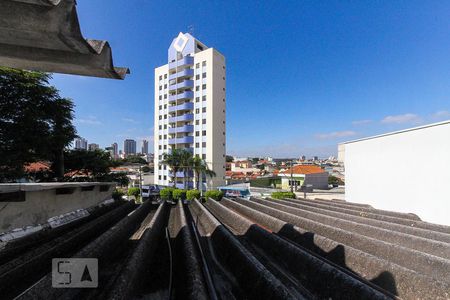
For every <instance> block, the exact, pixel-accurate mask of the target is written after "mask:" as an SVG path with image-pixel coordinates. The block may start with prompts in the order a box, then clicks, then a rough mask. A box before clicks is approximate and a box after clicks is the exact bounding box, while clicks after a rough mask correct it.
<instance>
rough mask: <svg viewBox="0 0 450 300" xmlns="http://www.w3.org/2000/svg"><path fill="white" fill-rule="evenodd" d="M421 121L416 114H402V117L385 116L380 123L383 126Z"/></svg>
mask: <svg viewBox="0 0 450 300" xmlns="http://www.w3.org/2000/svg"><path fill="white" fill-rule="evenodd" d="M421 121H422V120H421V118H420V117H419V116H418V115H416V114H411V113H407V114H403V115H394V116H386V117H385V118H384V119H383V120H381V123H383V124H404V123H420V122H421Z"/></svg>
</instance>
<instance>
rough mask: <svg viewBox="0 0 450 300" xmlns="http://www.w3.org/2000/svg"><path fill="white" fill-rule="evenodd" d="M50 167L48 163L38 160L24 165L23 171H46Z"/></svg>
mask: <svg viewBox="0 0 450 300" xmlns="http://www.w3.org/2000/svg"><path fill="white" fill-rule="evenodd" d="M49 169H50V164H48V163H46V162H43V161H38V162H34V163H31V164H28V165H25V172H27V173H35V172H41V171H48V170H49Z"/></svg>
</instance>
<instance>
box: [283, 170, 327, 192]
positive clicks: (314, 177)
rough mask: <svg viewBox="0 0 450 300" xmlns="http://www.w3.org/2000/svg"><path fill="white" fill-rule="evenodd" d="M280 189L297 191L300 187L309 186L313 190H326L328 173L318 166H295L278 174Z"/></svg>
mask: <svg viewBox="0 0 450 300" xmlns="http://www.w3.org/2000/svg"><path fill="white" fill-rule="evenodd" d="M278 176H279V177H280V178H281V188H283V189H286V190H288V189H290V188H291V186H293V187H294V190H299V189H300V187H302V186H308V185H310V186H311V187H312V188H314V189H327V188H328V172H326V171H325V170H324V169H322V168H321V167H319V166H314V165H296V166H293V167H292V168H289V169H287V170H285V171H282V172H279V173H278Z"/></svg>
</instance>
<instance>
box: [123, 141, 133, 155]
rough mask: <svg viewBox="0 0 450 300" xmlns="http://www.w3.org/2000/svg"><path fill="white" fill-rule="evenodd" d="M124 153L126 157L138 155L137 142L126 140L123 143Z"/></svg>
mask: <svg viewBox="0 0 450 300" xmlns="http://www.w3.org/2000/svg"><path fill="white" fill-rule="evenodd" d="M123 152H124V154H125V156H128V155H135V154H136V141H135V140H131V139H126V140H125V141H124V142H123Z"/></svg>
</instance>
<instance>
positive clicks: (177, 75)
mask: <svg viewBox="0 0 450 300" xmlns="http://www.w3.org/2000/svg"><path fill="white" fill-rule="evenodd" d="M192 76H194V70H193V69H184V70H181V71H179V72H178V73H175V74H171V75H169V80H172V79H177V78H186V77H192Z"/></svg>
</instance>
